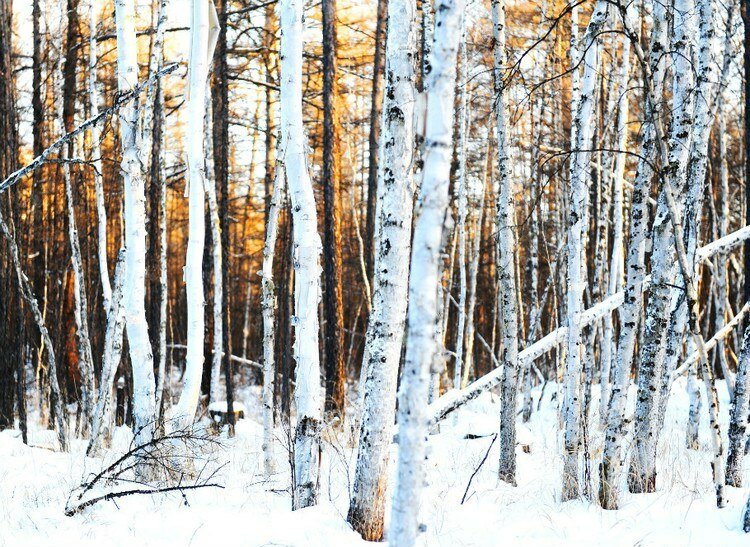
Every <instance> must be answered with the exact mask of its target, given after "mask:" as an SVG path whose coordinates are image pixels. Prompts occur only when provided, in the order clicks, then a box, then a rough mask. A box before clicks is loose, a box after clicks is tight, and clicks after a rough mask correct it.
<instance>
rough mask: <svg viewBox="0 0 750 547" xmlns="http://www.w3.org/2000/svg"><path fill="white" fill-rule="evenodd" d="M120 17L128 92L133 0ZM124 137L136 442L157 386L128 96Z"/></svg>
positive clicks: (126, 1)
mask: <svg viewBox="0 0 750 547" xmlns="http://www.w3.org/2000/svg"><path fill="white" fill-rule="evenodd" d="M115 20H116V22H117V87H118V90H119V91H120V92H121V93H123V92H127V91H130V90H131V89H133V88H134V87H135V86H136V85H137V84H138V45H137V42H136V34H135V5H134V3H133V0H116V1H115ZM120 140H121V143H122V163H121V170H122V175H123V184H124V188H125V191H124V195H125V210H124V216H125V249H126V251H125V287H124V308H125V325H126V329H127V333H128V344H129V347H130V360H131V363H132V367H133V419H134V422H135V423H134V427H135V435H136V442H137V443H139V444H142V443H143V442H147V441H149V440H151V438H152V437H153V434H154V422H155V418H156V412H155V403H156V401H155V389H154V367H153V356H152V353H151V342H150V340H149V338H148V327H147V325H146V307H145V282H146V207H145V201H146V198H145V184H144V177H143V164H142V162H141V158H140V157H139V155H138V150H139V149H140V142H139V141H140V139H139V132H138V109H137V106H136V104H135V103H132V102H129V103H127V104H126V105H124V106H123V107H122V109H121V110H120Z"/></svg>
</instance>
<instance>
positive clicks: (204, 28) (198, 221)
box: [171, 0, 218, 429]
mask: <svg viewBox="0 0 750 547" xmlns="http://www.w3.org/2000/svg"><path fill="white" fill-rule="evenodd" d="M217 36H218V24H217V17H216V9H215V8H214V5H213V2H212V0H193V5H192V21H191V37H190V65H189V66H190V74H189V82H188V104H187V115H188V123H187V127H186V140H187V163H188V183H187V184H188V188H187V192H188V245H187V255H186V258H185V291H186V294H187V313H188V318H187V352H186V357H185V376H184V381H183V387H182V393H181V394H180V399H179V401H178V402H177V404H176V405H175V406H174V407H173V408H172V414H171V416H172V420H173V423H172V424H171V425H172V427H174V428H176V429H184V428H187V427H189V426H190V424H192V423H193V417H194V416H195V411H196V409H197V407H198V400H199V398H200V390H201V374H202V372H203V339H204V338H203V336H204V333H203V331H204V325H205V318H204V315H203V305H204V294H203V248H204V245H205V236H206V226H205V197H204V189H205V178H206V171H205V159H206V156H205V150H204V149H205V142H204V125H203V124H204V123H205V120H204V115H205V107H206V90H207V87H208V73H209V67H210V62H211V59H212V58H213V51H214V46H215V45H216V38H217Z"/></svg>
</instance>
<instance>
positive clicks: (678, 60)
mask: <svg viewBox="0 0 750 547" xmlns="http://www.w3.org/2000/svg"><path fill="white" fill-rule="evenodd" d="M692 9H693V2H692V0H677V1H676V2H675V4H674V6H673V17H674V25H673V32H672V37H671V43H670V50H671V52H672V56H671V57H672V69H673V79H672V124H671V130H670V134H669V142H668V147H669V156H668V163H667V164H666V165H663V166H662V171H663V173H662V176H664V177H666V178H667V179H668V180H669V184H670V186H672V187H673V188H674V189H675V194H676V196H677V198H676V199H678V203H684V192H685V184H686V167H687V163H688V151H689V149H690V140H689V139H690V134H691V126H692V123H693V117H692V116H693V101H694V98H693V94H692V93H691V89H692V86H693V85H694V84H693V77H692V74H693V72H692V69H691V60H690V59H691V55H692V37H693V34H694V26H693V19H692V14H691V11H692ZM665 192H666V191H665V190H664V188H662V190H661V192H660V194H659V199H658V204H657V210H656V216H655V218H654V222H653V227H652V236H651V238H652V241H653V243H652V245H653V250H652V253H651V290H650V294H649V300H648V305H647V308H646V320H645V324H644V333H643V346H642V347H641V352H640V364H639V368H638V370H639V374H638V394H637V396H636V411H635V448H634V450H633V457H632V460H631V469H630V473H629V474H628V478H629V480H628V484H629V487H630V490H631V492H653V491H654V490H655V488H656V440H657V434H658V432H657V431H656V428H655V427H654V423H655V421H654V420H655V417H656V412H655V408H656V405H657V403H658V401H657V399H658V395H655V394H657V393H658V389H659V385H660V381H661V376H662V374H663V373H664V370H663V368H664V359H665V350H666V346H667V336H666V335H667V330H668V327H669V318H670V311H671V310H670V302H671V301H672V286H673V285H675V284H676V283H675V280H676V278H677V274H678V266H677V264H676V262H675V251H674V238H675V237H676V236H674V235H673V233H672V225H671V221H670V216H669V208H668V204H667V202H666V200H667V196H666V194H665ZM678 207H679V205H678ZM679 212H680V214H681V213H682V212H681V211H679Z"/></svg>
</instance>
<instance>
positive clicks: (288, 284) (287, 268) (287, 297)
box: [274, 209, 294, 424]
mask: <svg viewBox="0 0 750 547" xmlns="http://www.w3.org/2000/svg"><path fill="white" fill-rule="evenodd" d="M284 213H285V214H284V216H283V218H280V219H279V243H280V245H279V250H278V251H277V253H279V257H280V260H279V261H278V262H279V275H278V276H274V277H275V279H278V280H279V281H278V285H279V289H278V293H277V294H278V310H277V319H276V336H275V340H276V359H275V361H276V363H277V367H278V368H277V370H278V373H279V376H280V378H279V380H280V381H277V382H276V385H277V386H279V391H280V394H279V395H280V399H281V405H280V407H279V412H280V415H281V418H282V419H283V420H284V422H285V423H287V424H289V423H290V416H291V406H292V389H291V386H292V380H293V376H294V359H292V325H291V319H292V315H293V314H294V268H293V267H292V252H293V244H292V215H291V213H290V211H289V209H287V210H286V211H284Z"/></svg>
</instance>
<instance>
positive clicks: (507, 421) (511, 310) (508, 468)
mask: <svg viewBox="0 0 750 547" xmlns="http://www.w3.org/2000/svg"><path fill="white" fill-rule="evenodd" d="M492 26H493V36H494V38H495V47H494V69H495V96H496V103H495V124H496V127H495V130H496V136H497V161H498V166H497V167H498V187H499V190H498V194H497V204H496V207H497V233H498V235H497V278H498V291H499V303H500V306H499V308H500V309H499V316H498V319H499V321H500V332H501V336H502V339H501V342H500V344H501V347H502V351H501V353H500V358H499V361H500V364H501V366H503V367H504V372H503V380H502V388H501V393H502V395H501V398H502V402H501V406H500V466H499V468H498V478H499V479H500V480H502V481H505V482H507V483H510V484H512V485H514V486H515V484H516V406H517V405H516V394H517V391H518V390H517V383H518V380H517V378H518V332H519V331H518V300H517V298H518V290H517V288H516V266H515V248H516V213H515V191H514V188H513V180H512V169H511V166H510V153H509V147H510V143H509V142H508V141H509V139H508V136H507V128H506V120H505V115H506V113H505V87H506V82H505V81H504V79H505V78H506V77H507V73H506V69H507V67H506V63H507V58H506V54H505V1H504V0H493V2H492Z"/></svg>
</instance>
